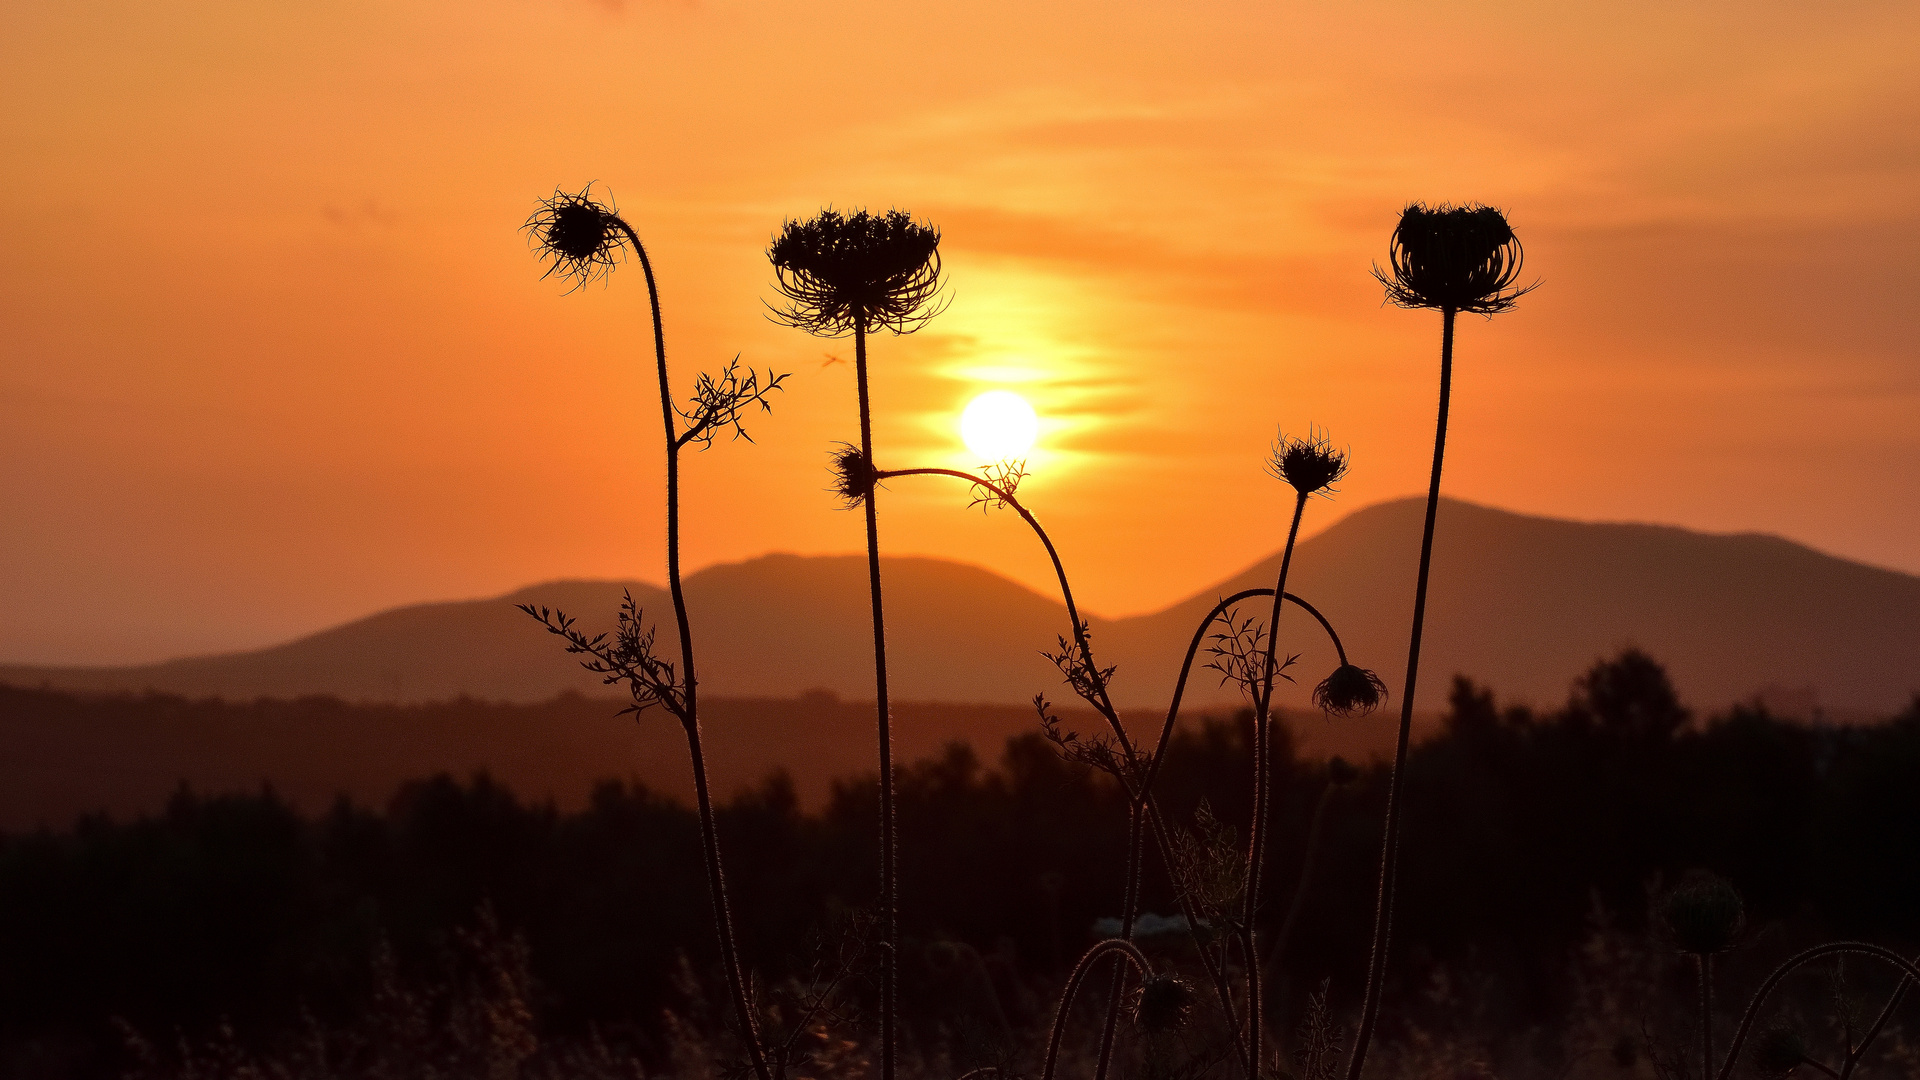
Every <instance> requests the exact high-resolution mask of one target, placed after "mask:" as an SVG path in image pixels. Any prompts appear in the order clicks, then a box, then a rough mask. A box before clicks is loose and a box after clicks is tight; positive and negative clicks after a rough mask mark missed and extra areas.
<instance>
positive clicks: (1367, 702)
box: [1313, 664, 1387, 716]
mask: <svg viewBox="0 0 1920 1080" xmlns="http://www.w3.org/2000/svg"><path fill="white" fill-rule="evenodd" d="M1386 697H1387V684H1386V683H1383V682H1381V681H1380V676H1378V675H1375V674H1374V673H1373V672H1371V671H1368V670H1367V669H1366V668H1363V667H1357V666H1355V665H1353V664H1341V665H1340V666H1339V667H1337V668H1334V669H1333V674H1331V675H1329V676H1327V677H1326V679H1325V680H1323V681H1322V682H1321V683H1320V685H1319V686H1316V687H1314V688H1313V703H1314V704H1315V705H1318V706H1320V709H1321V711H1323V712H1325V713H1327V714H1328V715H1330V716H1365V715H1367V714H1368V713H1370V712H1372V711H1373V710H1375V709H1377V708H1379V707H1380V703H1381V702H1382V701H1385V700H1386Z"/></svg>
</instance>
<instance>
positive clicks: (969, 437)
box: [960, 390, 1040, 461]
mask: <svg viewBox="0 0 1920 1080" xmlns="http://www.w3.org/2000/svg"><path fill="white" fill-rule="evenodd" d="M1039 434H1040V417H1039V416H1038V415H1036V414H1035V413H1034V411H1033V406H1031V405H1029V404H1027V399H1026V398H1023V397H1021V396H1020V395H1019V394H1016V393H1014V392H1013V391H1011V390H989V391H987V392H986V393H984V394H981V395H980V396H978V397H976V398H974V399H973V400H972V401H969V402H967V407H966V408H965V409H964V410H962V411H961V413H960V438H961V440H962V441H963V442H965V443H966V444H967V449H969V450H971V451H973V452H974V453H975V454H977V455H979V456H980V458H981V460H983V461H1005V460H1007V459H1009V458H1023V457H1025V456H1026V455H1027V451H1029V450H1031V449H1033V440H1034V439H1035V438H1037V437H1038V436H1039Z"/></svg>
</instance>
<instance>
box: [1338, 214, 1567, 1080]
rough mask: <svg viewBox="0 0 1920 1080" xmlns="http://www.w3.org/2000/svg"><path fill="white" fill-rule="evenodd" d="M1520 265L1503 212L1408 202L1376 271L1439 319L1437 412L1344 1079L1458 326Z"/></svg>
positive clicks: (1422, 592)
mask: <svg viewBox="0 0 1920 1080" xmlns="http://www.w3.org/2000/svg"><path fill="white" fill-rule="evenodd" d="M1522 258H1523V255H1522V252H1521V250H1520V241H1519V240H1518V239H1516V238H1515V237H1514V235H1513V228H1512V227H1511V226H1510V225H1508V224H1507V219H1506V218H1505V217H1504V216H1503V215H1502V214H1501V213H1500V211H1498V210H1495V209H1493V208H1492V207H1490V206H1481V205H1479V204H1477V203H1474V204H1468V205H1465V206H1450V205H1448V204H1446V203H1441V204H1440V205H1439V206H1437V207H1433V208H1431V209H1430V208H1428V207H1427V206H1425V205H1423V204H1421V203H1412V204H1410V205H1408V206H1407V208H1406V209H1405V210H1403V211H1401V214H1400V224H1399V225H1398V226H1396V227H1395V228H1394V230H1393V238H1392V240H1391V241H1390V242H1389V243H1388V246H1387V261H1388V263H1389V264H1390V266H1391V272H1388V271H1386V270H1382V269H1380V267H1378V266H1375V267H1374V268H1373V276H1374V277H1375V278H1377V279H1379V281H1380V284H1382V285H1384V286H1386V290H1387V300H1388V302H1390V303H1393V304H1397V305H1399V306H1400V307H1405V308H1433V309H1435V310H1437V311H1439V312H1440V408H1439V411H1438V415H1437V417H1436V418H1435V424H1434V436H1433V471H1432V472H1431V473H1430V474H1429V476H1428V480H1427V516H1426V525H1425V527H1424V528H1423V529H1422V530H1421V536H1420V570H1419V573H1418V574H1417V575H1416V576H1415V579H1414V581H1415V584H1414V590H1413V591H1414V597H1413V623H1412V626H1411V627H1410V633H1409V634H1408V638H1409V640H1408V648H1407V676H1406V678H1405V679H1403V680H1402V681H1401V683H1400V738H1399V741H1398V744H1397V749H1396V750H1395V751H1394V760H1393V772H1392V774H1391V775H1390V778H1389V780H1388V782H1387V813H1386V822H1385V825H1386V827H1385V829H1384V830H1383V834H1382V836H1381V838H1380V891H1379V892H1378V893H1376V894H1375V896H1376V897H1377V899H1376V900H1375V906H1374V916H1373V942H1372V944H1371V945H1370V946H1369V947H1368V956H1367V990H1366V996H1365V998H1364V1000H1363V1002H1362V1004H1361V1006H1360V1023H1359V1026H1358V1027H1357V1028H1356V1029H1355V1032H1354V1042H1353V1056H1352V1058H1350V1059H1349V1060H1348V1063H1347V1080H1360V1077H1361V1074H1362V1072H1363V1071H1364V1069H1365V1066H1366V1060H1367V1050H1368V1048H1369V1047H1370V1046H1371V1045H1372V1042H1373V1030H1374V1025H1375V1024H1376V1023H1377V1022H1378V1021H1379V1019H1380V996H1381V993H1382V992H1383V990H1384V988H1385V985H1386V983H1385V970H1386V962H1387V941H1388V938H1389V936H1390V929H1391V926H1392V923H1393V901H1394V890H1395V888H1396V885H1397V883H1396V878H1397V876H1398V873H1399V859H1400V854H1399V852H1400V818H1401V814H1400V795H1401V788H1402V784H1401V778H1402V776H1403V774H1404V769H1405V766H1406V755H1407V746H1408V744H1409V742H1410V741H1411V740H1410V738H1409V733H1410V732H1411V731H1412V728H1413V702H1414V694H1415V691H1416V690H1417V689H1418V686H1419V674H1420V637H1421V633H1422V631H1423V629H1424V627H1425V623H1426V610H1427V576H1428V572H1429V571H1430V570H1431V569H1432V566H1433V530H1434V523H1435V521H1436V520H1437V517H1438V513H1439V509H1440V470H1441V467H1442V465H1443V464H1444V462H1445V457H1446V446H1447V410H1448V407H1449V404H1450V402H1451V401H1452V397H1453V389H1452V388H1453V324H1454V321H1455V319H1456V318H1458V316H1459V314H1460V312H1463V311H1471V312H1475V313H1476V314H1480V315H1489V316H1490V315H1493V314H1495V313H1496V312H1501V311H1506V310H1508V309H1509V308H1511V307H1513V305H1514V302H1515V301H1517V300H1518V299H1519V298H1520V297H1521V296H1523V295H1525V294H1526V293H1527V292H1529V291H1531V290H1532V289H1533V288H1534V286H1533V285H1525V286H1521V285H1516V284H1515V282H1517V281H1518V280H1519V276H1520V264H1521V260H1522Z"/></svg>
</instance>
